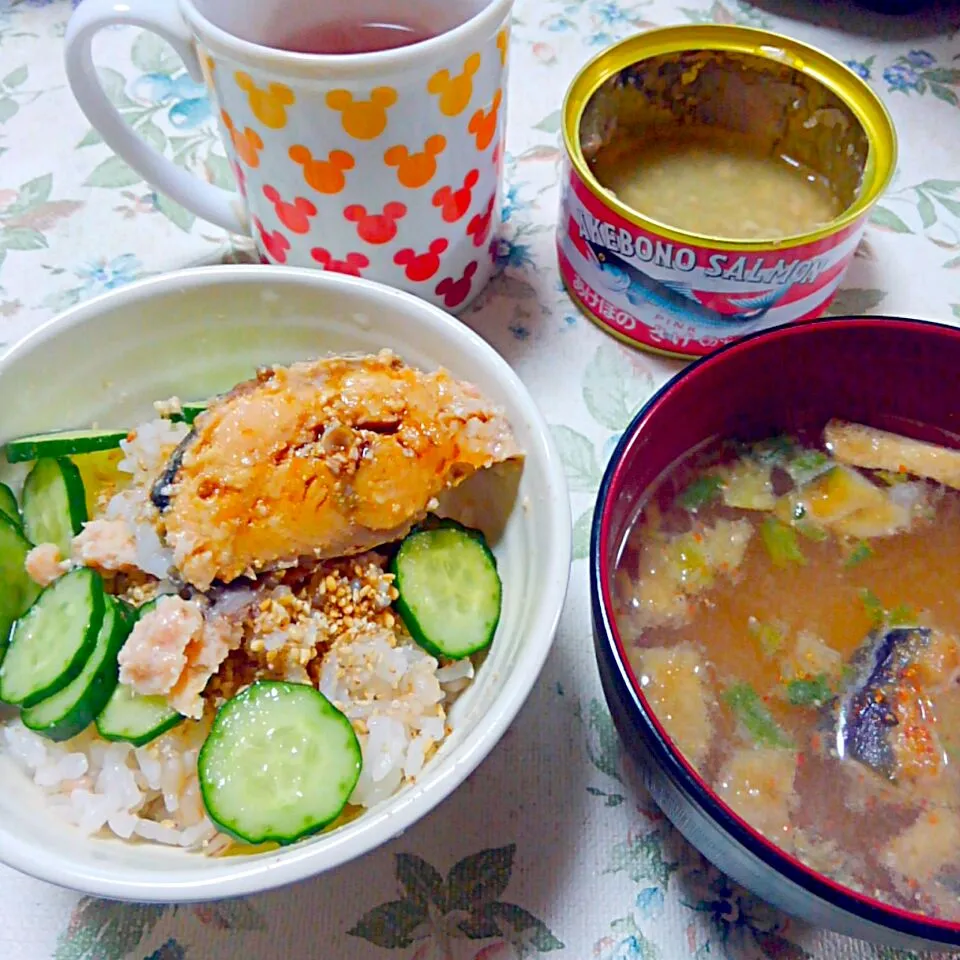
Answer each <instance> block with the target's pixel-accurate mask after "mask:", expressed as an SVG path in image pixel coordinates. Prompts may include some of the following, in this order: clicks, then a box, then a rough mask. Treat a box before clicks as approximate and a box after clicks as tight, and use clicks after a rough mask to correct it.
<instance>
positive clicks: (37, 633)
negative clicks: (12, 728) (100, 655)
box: [0, 567, 104, 707]
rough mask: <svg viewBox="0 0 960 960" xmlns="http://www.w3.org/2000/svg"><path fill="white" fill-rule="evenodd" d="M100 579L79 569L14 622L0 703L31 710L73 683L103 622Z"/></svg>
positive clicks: (0, 679)
mask: <svg viewBox="0 0 960 960" xmlns="http://www.w3.org/2000/svg"><path fill="white" fill-rule="evenodd" d="M103 610H104V592H103V580H102V578H101V577H100V574H99V573H97V572H96V571H95V570H91V569H89V568H87V567H84V568H82V569H80V570H73V571H72V572H70V573H67V574H64V576H62V577H60V578H59V579H58V580H54V582H53V583H51V584H50V586H49V587H47V588H46V589H45V590H44V591H43V592H42V593H41V594H40V596H39V597H37V600H36V602H35V603H34V604H33V606H32V607H31V608H30V609H29V610H28V611H27V612H26V614H25V615H24V616H23V617H22V619H20V620H19V621H17V625H16V626H15V627H14V628H13V633H12V635H11V637H10V646H9V648H8V649H7V655H6V657H5V658H4V661H3V664H2V665H0V700H3V701H5V702H6V703H17V704H20V706H22V707H32V706H33V705H34V704H37V703H39V702H40V701H41V700H45V699H46V698H47V697H50V696H53V694H55V693H57V692H59V691H60V690H62V689H63V688H64V687H65V686H66V685H67V684H68V683H70V682H71V681H72V680H75V679H76V678H77V676H78V675H79V674H80V671H81V670H82V669H83V666H84V664H85V663H86V662H87V659H88V658H89V656H90V654H91V653H93V649H94V646H95V645H96V642H97V634H98V633H99V632H100V626H101V624H102V623H103Z"/></svg>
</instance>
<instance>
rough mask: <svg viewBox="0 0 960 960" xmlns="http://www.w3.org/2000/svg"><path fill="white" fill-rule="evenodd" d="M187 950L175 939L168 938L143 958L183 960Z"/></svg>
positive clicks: (151, 959)
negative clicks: (158, 947) (157, 948)
mask: <svg viewBox="0 0 960 960" xmlns="http://www.w3.org/2000/svg"><path fill="white" fill-rule="evenodd" d="M186 955H187V951H186V950H185V949H184V947H183V945H182V944H181V943H178V942H177V941H176V940H173V939H170V940H168V941H167V942H166V943H165V944H164V945H163V946H162V947H161V948H160V949H159V950H155V951H154V952H153V953H151V954H150V956H149V957H145V958H144V960H184V958H185V957H186Z"/></svg>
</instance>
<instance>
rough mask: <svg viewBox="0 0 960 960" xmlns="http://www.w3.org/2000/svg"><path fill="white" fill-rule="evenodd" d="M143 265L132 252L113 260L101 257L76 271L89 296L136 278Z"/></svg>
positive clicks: (84, 292)
mask: <svg viewBox="0 0 960 960" xmlns="http://www.w3.org/2000/svg"><path fill="white" fill-rule="evenodd" d="M142 267H143V264H142V263H141V262H140V261H139V260H138V259H137V258H136V257H135V256H134V255H133V254H132V253H125V254H123V255H121V256H119V257H114V259H113V260H107V259H106V258H105V257H100V258H99V259H98V260H92V261H90V262H89V263H86V264H84V265H83V266H82V267H78V268H77V269H76V270H75V271H74V272H75V273H76V275H77V276H78V277H79V278H80V279H81V280H82V281H83V285H82V287H81V289H82V292H83V295H84V296H85V297H87V296H92V295H93V294H95V293H104V292H106V291H107V290H115V289H116V288H117V287H122V286H124V284H127V283H130V282H131V281H132V280H136V279H137V274H138V272H139V271H140V270H141V269H142Z"/></svg>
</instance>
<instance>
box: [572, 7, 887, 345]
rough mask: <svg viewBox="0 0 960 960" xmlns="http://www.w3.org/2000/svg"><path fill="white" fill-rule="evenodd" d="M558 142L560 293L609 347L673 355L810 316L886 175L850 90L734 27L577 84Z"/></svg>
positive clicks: (871, 125) (607, 59)
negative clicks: (617, 341)
mask: <svg viewBox="0 0 960 960" xmlns="http://www.w3.org/2000/svg"><path fill="white" fill-rule="evenodd" d="M563 133H564V140H565V145H566V150H567V166H566V168H565V171H564V177H563V185H562V201H561V216H560V221H559V225H558V235H557V247H558V257H559V262H560V272H561V276H562V277H563V280H564V283H565V284H566V286H567V289H568V291H569V292H570V294H571V296H572V297H573V299H574V300H575V301H576V302H577V304H578V306H579V307H580V308H581V309H582V310H583V311H584V312H585V313H586V314H587V315H588V316H589V317H590V318H591V319H593V320H594V321H596V322H597V323H598V324H600V325H601V326H602V327H604V328H605V329H607V330H608V331H609V332H611V333H613V334H614V335H615V336H618V337H620V338H621V339H624V340H626V341H627V342H629V343H632V344H634V345H636V346H640V347H646V348H648V349H653V350H656V351H658V352H663V353H668V354H671V355H675V356H681V357H693V356H701V355H703V354H704V353H708V352H710V351H711V350H713V349H715V348H716V347H718V346H721V345H722V344H724V343H727V342H729V341H731V340H734V339H737V338H738V337H741V336H744V335H745V334H747V333H751V332H754V331H756V330H759V329H763V328H765V327H770V326H775V325H777V324H780V323H785V322H791V321H802V320H808V319H813V318H815V317H817V316H820V315H821V314H822V313H823V312H824V311H825V310H826V308H827V306H828V305H829V303H830V300H831V299H832V297H833V294H834V293H835V291H836V289H837V287H838V285H839V283H840V280H841V279H842V277H843V274H844V272H845V270H846V268H847V266H848V264H849V262H850V260H851V259H852V257H853V254H854V252H855V250H856V248H857V245H858V244H859V242H860V238H861V236H862V234H863V230H864V227H865V224H866V220H867V217H868V215H869V212H870V209H871V207H872V206H873V204H874V203H875V202H876V200H877V198H878V197H879V196H880V194H881V193H882V192H883V190H884V189H885V187H886V185H887V183H888V182H889V179H890V177H891V176H892V173H893V169H894V167H895V163H896V136H895V133H894V129H893V125H892V122H891V121H890V118H889V115H888V114H887V112H886V110H885V108H884V107H883V105H882V104H881V103H880V101H879V100H878V99H877V98H876V96H875V95H874V94H873V93H872V91H870V89H869V88H868V87H867V86H866V85H865V84H864V83H863V82H862V81H861V80H860V78H859V77H857V76H855V75H854V74H853V73H852V72H851V71H849V70H847V68H846V67H844V66H843V65H842V64H840V63H838V62H837V61H834V60H832V59H831V58H830V57H828V56H826V55H825V54H823V53H820V52H819V51H817V50H814V49H813V48H810V47H806V46H805V45H803V44H799V43H797V42H796V41H793V40H789V39H787V38H784V37H780V36H778V35H776V34H770V33H766V32H765V31H758V30H752V29H747V28H742V27H720V26H709V25H697V26H689V27H668V28H664V29H659V30H652V31H650V32H648V33H645V34H641V35H639V36H636V37H633V38H631V39H630V40H627V41H625V42H623V43H621V44H618V45H616V46H614V47H612V48H610V49H609V50H607V51H605V52H604V53H603V54H601V55H600V56H599V57H597V58H596V59H594V60H593V61H592V62H591V63H589V64H588V65H587V66H586V67H585V68H584V69H583V71H581V73H580V74H579V76H578V77H577V78H576V79H575V80H574V83H573V85H572V87H571V90H570V92H569V93H568V96H567V100H566V103H565V105H564V111H563ZM701 181H702V182H701ZM631 202H633V203H636V204H637V206H638V207H640V206H643V207H644V209H634V208H633V206H631V205H630V203H631ZM724 222H727V223H728V225H729V230H724V231H723V232H722V233H721V232H718V227H719V226H720V225H722V224H723V223H724Z"/></svg>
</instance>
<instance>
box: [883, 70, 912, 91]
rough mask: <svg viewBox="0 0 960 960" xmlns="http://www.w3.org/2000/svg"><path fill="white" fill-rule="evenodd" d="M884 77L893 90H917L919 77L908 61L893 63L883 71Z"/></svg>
mask: <svg viewBox="0 0 960 960" xmlns="http://www.w3.org/2000/svg"><path fill="white" fill-rule="evenodd" d="M883 79H884V80H886V81H887V83H888V84H889V85H890V89H891V90H898V91H900V92H902V93H909V92H910V91H911V90H916V89H917V86H918V81H919V79H920V78H919V77H918V76H917V74H916V71H915V70H914V69H913V67H911V66H910V64H908V63H892V64H891V65H890V66H889V67H887V68H886V69H885V70H884V71H883Z"/></svg>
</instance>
